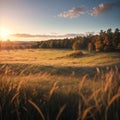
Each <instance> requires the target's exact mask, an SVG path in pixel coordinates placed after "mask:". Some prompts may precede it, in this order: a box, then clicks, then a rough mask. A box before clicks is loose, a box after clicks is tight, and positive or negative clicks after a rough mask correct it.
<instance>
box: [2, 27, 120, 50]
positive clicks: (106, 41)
mask: <svg viewBox="0 0 120 120" xmlns="http://www.w3.org/2000/svg"><path fill="white" fill-rule="evenodd" d="M26 48H27V49H28V48H50V49H73V50H88V51H90V52H91V51H96V52H102V51H106V52H108V51H119V50H120V29H118V28H116V29H115V30H114V31H112V29H111V28H109V29H107V30H106V31H103V30H100V32H99V34H96V35H92V34H89V35H87V36H83V37H82V36H77V37H74V38H64V39H51V40H46V41H34V40H33V41H29V42H28V41H11V40H7V41H0V49H8V50H9V49H26Z"/></svg>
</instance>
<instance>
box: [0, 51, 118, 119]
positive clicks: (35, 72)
mask: <svg viewBox="0 0 120 120" xmlns="http://www.w3.org/2000/svg"><path fill="white" fill-rule="evenodd" d="M71 53H72V51H71V50H49V49H48V50H47V49H45V50H44V49H40V50H39V49H35V50H33V49H25V50H10V51H6V50H2V51H0V120H114V119H115V120H119V119H120V114H119V111H120V53H114V52H113V53H88V52H87V51H83V53H84V55H83V56H81V57H77V58H76V57H69V54H71Z"/></svg>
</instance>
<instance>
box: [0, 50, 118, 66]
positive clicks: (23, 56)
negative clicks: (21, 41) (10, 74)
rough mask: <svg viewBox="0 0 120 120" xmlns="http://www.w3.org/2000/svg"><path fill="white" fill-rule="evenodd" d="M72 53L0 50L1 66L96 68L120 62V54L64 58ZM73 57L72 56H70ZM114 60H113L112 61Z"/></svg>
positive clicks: (64, 51) (95, 54) (66, 51)
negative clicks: (28, 65)
mask: <svg viewBox="0 0 120 120" xmlns="http://www.w3.org/2000/svg"><path fill="white" fill-rule="evenodd" d="M72 53H73V51H72V50H56V49H54V50H53V49H52V50H51V49H24V50H10V51H6V50H1V51H0V63H1V64H32V65H33V64H34V65H38V64H39V65H42V66H43V65H45V66H63V67H64V66H79V67H80V66H98V65H108V64H113V63H119V62H120V53H119V52H118V53H117V52H116V53H115V52H110V53H91V54H90V53H88V52H87V51H83V50H82V53H83V56H82V57H77V58H76V57H71V58H70V57H65V56H69V55H71V54H72ZM72 56H74V54H72ZM113 58H114V59H113Z"/></svg>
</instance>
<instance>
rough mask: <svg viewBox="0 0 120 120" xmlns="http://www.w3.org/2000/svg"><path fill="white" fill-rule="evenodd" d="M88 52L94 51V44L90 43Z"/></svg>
mask: <svg viewBox="0 0 120 120" xmlns="http://www.w3.org/2000/svg"><path fill="white" fill-rule="evenodd" d="M88 51H89V52H92V51H93V44H92V43H91V42H89V43H88Z"/></svg>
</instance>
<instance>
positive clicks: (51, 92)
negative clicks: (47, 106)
mask: <svg viewBox="0 0 120 120" xmlns="http://www.w3.org/2000/svg"><path fill="white" fill-rule="evenodd" d="M57 83H58V82H57V81H56V82H55V83H54V84H53V87H52V88H51V90H50V92H49V95H48V100H49V99H50V98H51V96H52V95H53V93H54V91H55V90H56V89H57Z"/></svg>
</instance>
